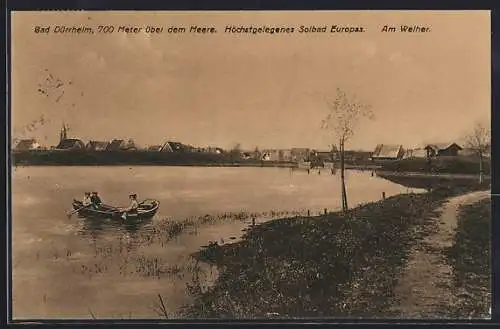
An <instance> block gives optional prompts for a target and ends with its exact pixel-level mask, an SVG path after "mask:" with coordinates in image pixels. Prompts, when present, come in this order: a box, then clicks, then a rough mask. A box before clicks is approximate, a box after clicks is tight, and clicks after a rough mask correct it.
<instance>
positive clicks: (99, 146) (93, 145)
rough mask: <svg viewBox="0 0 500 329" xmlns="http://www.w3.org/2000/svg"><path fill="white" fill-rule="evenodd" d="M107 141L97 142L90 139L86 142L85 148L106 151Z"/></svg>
mask: <svg viewBox="0 0 500 329" xmlns="http://www.w3.org/2000/svg"><path fill="white" fill-rule="evenodd" d="M108 145H109V142H99V141H90V142H88V143H87V150H89V151H106V149H107V147H108Z"/></svg>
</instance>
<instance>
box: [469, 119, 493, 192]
mask: <svg viewBox="0 0 500 329" xmlns="http://www.w3.org/2000/svg"><path fill="white" fill-rule="evenodd" d="M465 146H466V147H467V148H469V149H471V150H473V151H474V153H475V154H476V155H477V156H478V158H479V183H483V181H484V156H485V155H486V153H487V152H488V150H489V148H490V147H491V130H490V128H489V127H487V126H486V125H484V124H482V123H480V122H477V123H476V124H475V125H474V128H473V129H472V130H471V131H470V133H469V134H468V135H467V136H466V138H465Z"/></svg>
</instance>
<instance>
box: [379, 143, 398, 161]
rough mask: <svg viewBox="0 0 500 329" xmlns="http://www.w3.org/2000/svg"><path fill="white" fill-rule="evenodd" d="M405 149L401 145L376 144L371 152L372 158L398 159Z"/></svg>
mask: <svg viewBox="0 0 500 329" xmlns="http://www.w3.org/2000/svg"><path fill="white" fill-rule="evenodd" d="M404 154H405V150H404V149H403V146H402V145H390V144H378V145H377V147H376V148H375V150H374V151H373V154H372V156H371V157H372V160H399V159H402V158H403V156H404Z"/></svg>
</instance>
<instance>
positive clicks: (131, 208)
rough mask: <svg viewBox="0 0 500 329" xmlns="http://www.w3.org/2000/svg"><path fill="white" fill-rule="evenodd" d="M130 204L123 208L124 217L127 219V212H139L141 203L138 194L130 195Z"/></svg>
mask: <svg viewBox="0 0 500 329" xmlns="http://www.w3.org/2000/svg"><path fill="white" fill-rule="evenodd" d="M129 199H130V204H129V206H128V207H127V208H125V209H123V211H124V212H123V214H122V218H123V219H126V218H127V214H131V215H132V214H137V209H138V208H139V203H138V202H137V194H130V195H129Z"/></svg>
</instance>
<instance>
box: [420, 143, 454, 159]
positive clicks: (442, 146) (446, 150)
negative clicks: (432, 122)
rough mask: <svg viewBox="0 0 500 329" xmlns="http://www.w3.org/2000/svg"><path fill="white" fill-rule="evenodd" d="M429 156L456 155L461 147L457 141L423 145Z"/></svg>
mask: <svg viewBox="0 0 500 329" xmlns="http://www.w3.org/2000/svg"><path fill="white" fill-rule="evenodd" d="M425 150H427V152H428V154H429V156H431V157H435V156H457V155H458V151H461V150H463V148H462V147H461V146H460V145H458V144H457V143H435V144H428V145H427V146H426V147H425Z"/></svg>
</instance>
